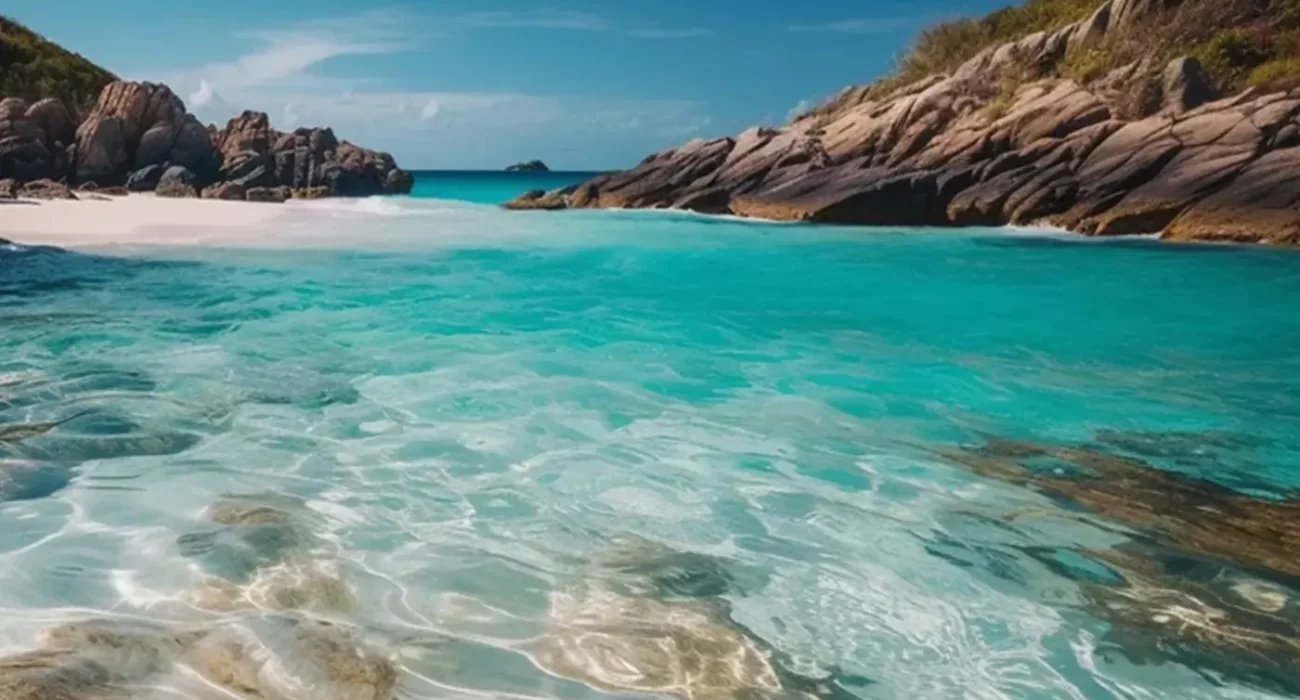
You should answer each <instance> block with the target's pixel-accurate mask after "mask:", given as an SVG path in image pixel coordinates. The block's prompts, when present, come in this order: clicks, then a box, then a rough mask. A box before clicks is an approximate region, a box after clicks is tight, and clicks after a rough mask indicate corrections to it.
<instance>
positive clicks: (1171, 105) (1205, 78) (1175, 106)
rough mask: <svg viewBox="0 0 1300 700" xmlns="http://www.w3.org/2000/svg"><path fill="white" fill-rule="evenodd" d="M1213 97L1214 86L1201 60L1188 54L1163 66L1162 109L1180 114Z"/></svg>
mask: <svg viewBox="0 0 1300 700" xmlns="http://www.w3.org/2000/svg"><path fill="white" fill-rule="evenodd" d="M1212 99H1214V86H1213V85H1212V84H1211V82H1210V76H1209V75H1208V74H1207V73H1206V72H1205V68H1203V67H1202V66H1201V62H1200V61H1198V60H1196V59H1195V58H1193V57H1190V56H1184V57H1182V58H1177V59H1174V60H1173V61H1171V62H1170V63H1169V66H1168V67H1166V68H1165V74H1164V104H1163V107H1164V110H1165V111H1166V112H1173V113H1175V114H1182V113H1183V112H1187V111H1190V110H1193V109H1196V108H1197V107H1200V106H1201V105H1203V104H1205V103H1207V102H1209V101H1210V100H1212Z"/></svg>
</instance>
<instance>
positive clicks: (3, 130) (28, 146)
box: [0, 98, 61, 181]
mask: <svg viewBox="0 0 1300 700" xmlns="http://www.w3.org/2000/svg"><path fill="white" fill-rule="evenodd" d="M34 108H35V105H33V107H32V108H30V109H29V108H28V106H27V103H26V102H24V101H22V100H20V99H17V98H9V99H6V100H3V101H0V177H11V178H14V179H16V180H23V181H26V180H39V179H42V178H54V177H58V176H59V174H60V173H59V168H60V167H61V147H60V148H59V149H58V150H54V151H52V150H50V149H51V146H52V143H51V142H50V138H49V135H48V134H47V133H46V132H45V130H44V129H42V128H41V122H40V120H39V119H37V118H33V117H32V116H31V112H32V111H33V109H34ZM44 109H45V108H44V107H42V111H38V112H37V116H38V117H43V116H45V115H44V112H43V110H44Z"/></svg>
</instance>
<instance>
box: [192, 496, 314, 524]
mask: <svg viewBox="0 0 1300 700" xmlns="http://www.w3.org/2000/svg"><path fill="white" fill-rule="evenodd" d="M305 508H306V504H305V503H304V502H303V501H302V499H299V498H295V497H293V496H285V495H282V494H278V493H261V494H230V495H226V496H222V497H221V498H220V499H219V500H217V502H215V503H213V504H212V505H211V506H209V507H208V509H207V510H206V511H204V515H205V516H206V517H207V519H208V520H211V521H212V522H214V523H218V524H221V525H282V524H287V523H289V522H292V521H293V520H294V519H296V518H301V517H302V515H303V511H304V509H305Z"/></svg>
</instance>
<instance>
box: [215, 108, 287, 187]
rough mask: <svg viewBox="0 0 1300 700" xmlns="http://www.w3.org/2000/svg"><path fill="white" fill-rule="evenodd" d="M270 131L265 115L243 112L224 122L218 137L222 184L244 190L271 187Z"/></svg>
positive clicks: (269, 122) (272, 170)
mask: <svg viewBox="0 0 1300 700" xmlns="http://www.w3.org/2000/svg"><path fill="white" fill-rule="evenodd" d="M272 138H273V132H272V130H271V121H270V119H269V118H268V117H267V116H266V113H265V112H253V111H246V112H244V113H242V114H240V115H238V116H236V117H234V118H233V119H231V120H230V121H228V122H227V123H226V128H225V129H222V130H221V131H220V132H219V133H218V134H217V140H218V150H219V151H220V154H221V175H220V179H221V180H223V181H237V182H239V183H240V184H242V185H243V186H244V187H274V186H275V185H277V184H279V181H278V180H277V179H276V178H275V160H274V158H273V157H272V154H271V141H272Z"/></svg>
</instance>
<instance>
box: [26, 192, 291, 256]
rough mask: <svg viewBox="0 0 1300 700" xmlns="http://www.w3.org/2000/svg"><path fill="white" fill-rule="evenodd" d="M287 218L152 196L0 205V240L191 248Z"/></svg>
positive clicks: (254, 208)
mask: <svg viewBox="0 0 1300 700" xmlns="http://www.w3.org/2000/svg"><path fill="white" fill-rule="evenodd" d="M285 213H286V208H285V207H283V206H281V205H275V204H259V203H251V202H225V201H219V200H203V199H163V198H158V197H153V196H151V195H131V196H129V197H111V198H109V201H102V200H92V199H82V200H78V201H69V200H56V201H45V202H35V203H31V202H29V201H19V202H15V203H8V204H3V205H0V238H7V239H9V240H11V241H13V242H15V243H24V244H31V245H54V246H70V247H88V246H104V245H116V244H145V245H149V244H162V245H177V244H179V245H193V244H202V243H212V242H217V241H218V240H220V239H223V238H227V237H229V234H230V231H231V229H243V230H244V231H248V230H249V229H251V228H256V227H258V226H259V225H261V224H266V223H269V222H271V221H273V220H275V219H277V218H279V217H281V216H283V215H284V214H285Z"/></svg>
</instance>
